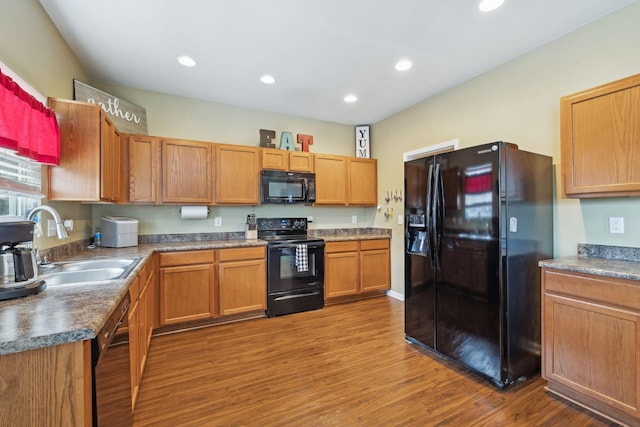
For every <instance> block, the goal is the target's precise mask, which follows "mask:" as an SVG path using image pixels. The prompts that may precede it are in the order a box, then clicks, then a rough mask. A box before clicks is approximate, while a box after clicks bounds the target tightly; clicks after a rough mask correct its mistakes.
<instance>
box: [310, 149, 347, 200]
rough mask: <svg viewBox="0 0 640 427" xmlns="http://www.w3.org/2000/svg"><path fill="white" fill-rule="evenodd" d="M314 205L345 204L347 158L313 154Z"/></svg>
mask: <svg viewBox="0 0 640 427" xmlns="http://www.w3.org/2000/svg"><path fill="white" fill-rule="evenodd" d="M314 166H315V173H316V203H315V204H316V205H345V204H346V203H347V167H348V164H347V158H346V157H343V156H333V155H327V154H315V155H314Z"/></svg>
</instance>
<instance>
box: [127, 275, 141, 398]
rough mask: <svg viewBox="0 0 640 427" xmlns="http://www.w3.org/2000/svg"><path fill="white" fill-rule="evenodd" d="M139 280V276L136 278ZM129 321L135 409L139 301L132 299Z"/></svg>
mask: <svg viewBox="0 0 640 427" xmlns="http://www.w3.org/2000/svg"><path fill="white" fill-rule="evenodd" d="M136 280H137V278H136ZM127 321H128V323H129V366H130V368H129V369H130V370H131V408H132V409H134V408H135V406H136V401H137V399H138V391H139V388H138V386H139V384H140V381H139V378H140V372H139V369H140V366H139V364H138V358H139V355H138V353H139V352H140V349H139V343H140V341H139V339H138V334H139V332H140V330H139V328H138V324H139V322H140V311H139V310H138V301H137V300H136V301H132V302H131V307H130V308H129V315H128V317H127Z"/></svg>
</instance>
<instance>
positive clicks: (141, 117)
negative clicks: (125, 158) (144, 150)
mask: <svg viewBox="0 0 640 427" xmlns="http://www.w3.org/2000/svg"><path fill="white" fill-rule="evenodd" d="M73 97H74V99H75V100H76V101H82V102H87V103H89V104H97V105H99V106H100V108H102V109H103V110H104V112H105V113H107V115H108V116H109V118H110V119H111V121H112V122H113V124H114V125H115V126H116V128H118V130H119V131H120V132H126V133H135V134H141V135H146V134H147V112H146V110H145V109H144V108H142V107H139V106H137V105H134V104H132V103H130V102H127V101H123V100H122V99H118V98H117V97H115V96H113V95H110V94H108V93H106V92H103V91H101V90H100V89H96V88H94V87H91V86H89V85H88V84H85V83H82V82H79V81H78V80H75V79H74V80H73Z"/></svg>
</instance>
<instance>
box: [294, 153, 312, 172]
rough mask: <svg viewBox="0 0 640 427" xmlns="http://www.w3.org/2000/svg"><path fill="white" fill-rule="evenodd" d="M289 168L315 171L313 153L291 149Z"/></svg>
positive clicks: (296, 170)
mask: <svg viewBox="0 0 640 427" xmlns="http://www.w3.org/2000/svg"><path fill="white" fill-rule="evenodd" d="M289 170H290V171H295V172H313V171H314V169H313V154H312V153H308V152H304V151H289Z"/></svg>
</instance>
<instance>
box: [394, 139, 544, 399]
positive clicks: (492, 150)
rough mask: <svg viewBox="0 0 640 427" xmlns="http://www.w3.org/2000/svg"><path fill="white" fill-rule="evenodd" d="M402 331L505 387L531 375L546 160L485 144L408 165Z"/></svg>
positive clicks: (535, 356) (535, 358)
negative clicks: (403, 329)
mask: <svg viewBox="0 0 640 427" xmlns="http://www.w3.org/2000/svg"><path fill="white" fill-rule="evenodd" d="M404 173H405V195H406V197H405V212H404V213H405V335H406V338H407V340H408V341H409V342H411V343H415V344H420V345H422V346H423V347H426V348H427V349H429V350H431V351H433V352H435V353H436V354H438V355H441V356H444V357H445V358H447V359H449V360H451V361H453V362H455V363H457V364H459V365H461V366H463V367H465V368H467V369H469V370H470V371H473V372H475V373H477V374H479V375H481V376H482V377H484V378H486V379H488V380H489V381H491V382H493V383H494V384H495V385H496V386H498V387H500V388H504V387H506V386H508V385H509V384H511V383H513V382H514V381H516V380H518V379H520V378H525V377H528V376H530V375H531V374H534V373H536V372H537V371H538V370H539V369H540V299H541V298H540V269H539V268H538V261H539V260H542V259H547V258H552V257H553V208H552V203H553V171H552V161H551V158H550V157H548V156H544V155H540V154H535V153H530V152H526V151H522V150H519V149H518V147H517V146H516V145H514V144H510V143H507V142H501V141H500V142H494V143H491V144H485V145H480V146H477V147H471V148H465V149H461V150H455V151H451V152H447V153H442V154H436V155H432V156H429V157H425V158H421V159H417V160H411V161H407V162H405V164H404Z"/></svg>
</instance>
